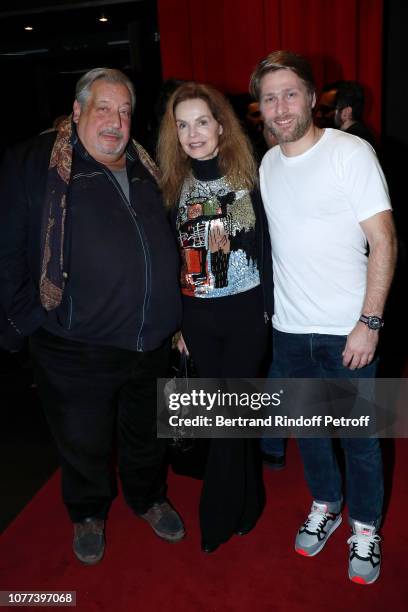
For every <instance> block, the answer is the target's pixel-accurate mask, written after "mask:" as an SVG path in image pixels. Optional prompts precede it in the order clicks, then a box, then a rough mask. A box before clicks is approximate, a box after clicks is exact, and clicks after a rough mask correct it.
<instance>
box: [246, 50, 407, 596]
mask: <svg viewBox="0 0 408 612" xmlns="http://www.w3.org/2000/svg"><path fill="white" fill-rule="evenodd" d="M250 88H251V93H252V94H253V95H254V97H255V98H256V99H258V100H259V102H260V106H261V111H262V115H263V117H264V121H265V123H266V125H267V126H268V128H269V129H270V130H271V131H272V132H273V133H274V135H275V137H276V138H277V139H278V141H279V146H276V147H274V148H273V149H271V150H270V151H269V152H268V153H267V154H266V155H265V157H264V159H263V162H262V165H261V168H260V183H261V192H262V198H263V202H264V205H265V209H266V214H267V218H268V224H269V231H270V235H271V241H272V245H273V250H272V255H273V271H274V283H275V313H274V316H273V319H272V324H273V328H274V332H273V362H272V369H271V372H270V376H271V377H275V378H373V377H374V376H375V374H376V368H377V360H376V359H375V355H376V349H377V344H378V340H379V334H380V330H381V328H382V326H383V324H384V321H383V312H384V307H385V303H386V298H387V295H388V292H389V288H390V285H391V280H392V276H393V272H394V267H395V260H396V239H395V229H394V223H393V218H392V213H391V206H390V202H389V197H388V191H387V186H386V182H385V178H384V175H383V173H382V170H381V167H380V165H379V162H378V159H377V157H376V155H375V153H374V152H373V150H372V148H371V147H370V146H369V145H368V144H367V143H366V142H365V141H364V140H362V139H360V138H357V137H356V136H352V135H351V134H347V133H345V132H342V131H340V130H335V129H330V128H326V129H322V128H320V127H318V126H317V125H315V124H314V123H313V118H312V109H313V107H314V105H315V103H316V94H315V85H314V79H313V74H312V70H311V67H310V64H309V62H308V61H307V60H306V59H305V58H304V57H302V56H300V55H297V54H295V53H292V52H290V51H275V52H274V53H271V54H270V55H268V56H267V57H266V58H264V59H263V60H262V61H261V62H259V64H258V66H257V67H256V69H255V71H254V73H253V74H252V76H251V87H250ZM367 246H369V254H368V255H367ZM341 443H342V446H343V449H344V452H345V463H346V479H347V503H348V509H349V517H350V519H349V520H350V525H351V529H352V535H351V537H350V538H349V540H348V544H349V547H350V549H349V565H348V573H349V578H350V579H351V580H352V581H353V582H356V583H358V584H370V583H372V582H374V581H375V580H376V579H377V578H378V576H379V573H380V561H381V551H380V544H379V543H380V536H379V535H378V530H379V527H380V523H381V517H382V511H383V496H384V486H383V473H382V460H381V450H380V444H379V441H378V439H376V438H372V437H371V438H369V437H367V438H363V439H361V438H353V437H350V438H342V439H341ZM298 444H299V448H300V451H301V455H302V458H303V463H304V471H305V477H306V481H307V484H308V487H309V490H310V493H311V496H312V498H313V503H312V507H311V510H310V513H309V515H308V516H307V518H306V520H305V521H304V523H303V524H302V525H301V527H300V529H299V530H298V533H297V535H296V540H295V549H296V551H297V552H298V553H299V554H301V555H304V556H314V555H316V554H318V553H319V552H320V551H321V550H322V548H323V547H324V545H325V544H326V542H327V539H328V538H329V537H330V536H331V535H332V533H333V532H334V530H335V529H336V528H337V527H338V526H339V524H340V523H341V520H342V517H341V509H342V504H343V496H342V482H341V477H340V471H339V467H338V464H337V460H336V457H335V454H334V449H333V444H332V440H331V439H330V438H307V439H299V440H298Z"/></svg>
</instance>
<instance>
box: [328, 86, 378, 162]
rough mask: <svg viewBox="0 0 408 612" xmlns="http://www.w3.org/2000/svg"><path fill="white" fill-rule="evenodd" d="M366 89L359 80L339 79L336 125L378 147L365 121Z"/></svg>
mask: <svg viewBox="0 0 408 612" xmlns="http://www.w3.org/2000/svg"><path fill="white" fill-rule="evenodd" d="M364 102H365V97H364V90H363V88H362V86H361V85H360V83H357V81H339V82H338V83H337V91H336V95H335V99H334V106H335V113H334V126H335V127H336V128H338V129H339V130H342V131H343V132H347V133H348V134H354V136H359V138H364V140H366V141H367V142H368V143H370V145H371V146H372V147H373V149H374V150H375V149H376V146H377V145H376V142H375V138H374V135H373V134H372V133H371V132H370V130H369V129H368V127H367V126H366V125H365V123H364V121H363V112H364Z"/></svg>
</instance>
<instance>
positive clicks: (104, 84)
mask: <svg viewBox="0 0 408 612" xmlns="http://www.w3.org/2000/svg"><path fill="white" fill-rule="evenodd" d="M131 107H132V104H131V97H130V92H129V90H128V88H127V87H126V85H123V84H122V83H110V82H108V81H104V80H103V79H99V80H97V81H95V82H94V83H93V85H92V86H91V93H90V96H89V98H88V100H87V101H86V103H85V104H84V105H82V106H81V105H80V104H79V103H78V101H77V100H75V102H74V115H73V117H74V122H75V123H76V124H77V131H78V136H79V138H80V140H81V142H82V144H83V145H84V147H85V149H86V150H87V151H88V153H89V154H90V155H92V157H93V158H94V159H96V161H98V162H100V163H102V164H106V165H109V164H112V163H115V162H117V161H118V160H119V159H120V158H121V157H122V156H123V154H124V151H125V149H126V146H127V143H128V141H129V137H130V120H131V114H132V110H131Z"/></svg>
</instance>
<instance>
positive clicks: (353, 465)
mask: <svg viewBox="0 0 408 612" xmlns="http://www.w3.org/2000/svg"><path fill="white" fill-rule="evenodd" d="M346 340H347V336H334V335H325V334H287V333H283V332H279V331H277V330H274V332H273V355H274V359H273V363H272V367H271V372H270V375H271V377H273V378H374V377H375V375H376V370H377V363H376V362H373V363H371V364H370V365H368V366H366V367H365V368H361V369H359V370H349V369H348V368H345V367H344V366H343V364H342V352H343V350H344V347H345V344H346ZM298 445H299V449H300V452H301V455H302V458H303V464H304V471H305V477H306V482H307V484H308V486H309V490H310V492H311V494H312V496H313V498H314V499H315V500H316V501H324V502H330V503H329V507H330V509H331V511H333V512H337V511H339V510H340V507H341V503H342V483H341V476H340V471H339V467H338V463H337V460H336V457H335V453H334V448H333V443H332V440H331V439H330V438H308V439H306V438H305V439H299V440H298ZM341 445H342V447H343V450H344V453H345V461H346V491H347V495H346V497H347V504H348V508H349V515H350V518H352V519H354V520H358V521H362V522H364V523H369V522H370V523H371V522H373V523H375V524H376V526H378V525H379V523H380V521H381V514H382V506H383V496H384V484H383V471H382V459H381V449H380V444H379V441H378V439H376V438H363V439H360V438H347V439H346V438H342V439H341Z"/></svg>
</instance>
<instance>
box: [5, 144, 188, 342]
mask: <svg viewBox="0 0 408 612" xmlns="http://www.w3.org/2000/svg"><path fill="white" fill-rule="evenodd" d="M55 137H56V134H55V133H50V134H45V135H43V136H40V137H37V138H35V139H33V140H31V141H29V142H27V143H24V144H22V145H19V146H16V147H14V148H13V149H12V150H10V151H9V152H8V153H7V154H6V156H5V159H4V162H3V165H2V169H1V171H0V312H1V311H2V312H3V329H0V340H2V345H3V346H4V347H5V348H13V346H14V345H15V344H16V341H17V340H18V339H19V338H20V339H21V338H22V337H24V336H27V335H30V334H31V333H33V332H34V331H35V330H36V329H38V328H39V327H44V328H46V329H47V330H48V331H50V332H51V333H54V334H56V335H60V336H63V337H67V338H70V339H73V340H79V341H84V342H89V343H95V344H104V345H109V346H118V347H122V348H127V349H130V350H138V351H145V350H153V349H155V348H157V347H158V346H160V345H161V344H162V343H163V342H164V341H165V340H166V339H167V338H168V337H169V336H170V335H171V334H172V333H173V332H174V331H175V330H177V329H178V328H179V325H180V313H181V306H180V295H179V286H178V258H177V249H176V245H175V242H174V237H173V235H172V232H171V229H170V227H169V224H168V222H167V219H166V216H165V212H164V209H163V205H162V199H161V195H160V192H159V190H158V187H157V185H156V183H155V181H154V179H153V177H152V176H151V175H150V173H149V172H148V171H147V169H146V168H145V167H144V165H143V164H142V163H141V162H140V160H139V158H138V155H137V152H136V150H135V149H134V147H133V146H132V145H131V144H130V145H129V146H128V149H127V176H128V179H129V188H130V203H129V202H128V201H127V198H126V197H125V195H124V193H123V191H122V189H121V188H120V186H119V183H118V182H117V181H116V179H115V177H114V175H113V174H112V173H111V172H110V171H109V170H108V168H107V167H106V166H103V165H102V164H99V163H98V162H96V161H95V160H94V159H93V158H92V157H91V156H90V155H89V154H88V153H87V152H86V150H85V149H84V148H83V146H82V145H81V143H80V142H79V140H78V139H77V138H75V137H74V154H73V165H72V172H71V181H70V185H69V189H68V194H67V220H66V225H65V235H64V264H66V266H65V267H66V269H67V271H68V280H67V284H66V287H65V290H64V295H63V300H62V303H61V305H60V306H59V307H58V308H57V309H56V310H54V311H50V312H49V313H47V312H46V311H45V310H44V308H43V307H42V305H41V303H40V298H39V278H40V265H41V262H40V259H41V252H40V244H41V234H40V229H41V221H42V210H43V205H44V198H45V190H46V180H47V168H48V164H49V159H50V154H51V150H52V146H53V144H54V140H55Z"/></svg>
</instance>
